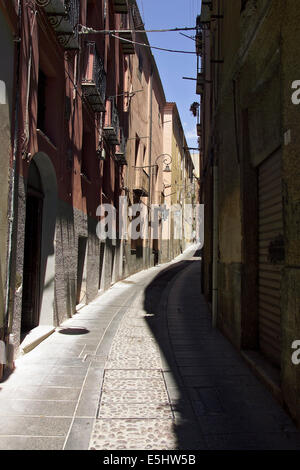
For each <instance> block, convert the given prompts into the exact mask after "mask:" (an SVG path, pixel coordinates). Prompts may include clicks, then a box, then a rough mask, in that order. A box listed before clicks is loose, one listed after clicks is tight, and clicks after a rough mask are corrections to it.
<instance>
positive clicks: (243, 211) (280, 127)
mask: <svg viewBox="0 0 300 470" xmlns="http://www.w3.org/2000/svg"><path fill="white" fill-rule="evenodd" d="M198 21H199V30H198V32H197V34H198V37H199V40H201V48H200V50H199V54H200V55H201V66H202V69H201V68H200V67H199V70H198V75H197V88H198V90H197V91H198V93H199V94H200V95H201V125H202V127H201V151H202V155H203V161H202V175H201V178H202V202H204V203H205V211H206V214H205V221H206V228H205V247H204V269H203V279H202V283H203V290H204V293H205V295H206V297H207V299H208V300H210V301H212V310H213V320H214V321H215V322H216V324H217V326H218V327H219V328H220V329H221V330H222V331H223V332H224V333H225V334H226V336H228V337H229V338H230V340H231V341H232V342H233V343H234V344H235V346H236V347H237V348H239V349H240V350H241V352H242V354H243V356H244V358H245V359H246V360H247V361H248V362H249V364H250V365H251V366H252V367H253V368H254V370H255V371H256V373H257V374H258V376H259V377H260V378H261V379H262V380H264V381H265V383H266V384H267V385H268V386H269V387H270V388H271V390H272V391H273V393H274V394H275V396H276V397H277V398H278V399H279V400H281V401H282V402H283V403H285V405H286V406H287V407H288V409H289V411H290V413H291V414H292V416H293V417H294V418H295V419H296V420H297V421H298V423H300V401H299V397H300V388H299V387H300V380H299V379H300V368H299V365H296V364H295V363H293V361H292V354H293V344H294V341H296V340H299V338H300V330H299V318H300V311H299V292H300V289H299V282H300V277H299V272H300V271H299V266H300V246H299V243H300V241H299V240H300V237H299V217H300V205H299V201H300V190H299V188H300V184H299V183H300V181H299V177H300V171H299V160H298V154H299V132H298V127H299V124H298V117H299V107H298V106H297V105H294V104H293V102H292V99H291V97H292V93H293V88H292V86H293V83H294V81H295V80H299V76H298V72H297V71H298V70H299V58H298V55H297V54H296V44H297V43H298V41H299V28H298V26H297V25H298V23H299V9H298V8H297V5H296V3H295V2H292V1H281V0H272V1H268V0H262V1H256V0H247V1H235V0H228V1H227V0H226V1H223V0H218V1H213V2H211V8H210V5H209V4H207V5H203V6H202V12H201V18H199V20H198Z"/></svg>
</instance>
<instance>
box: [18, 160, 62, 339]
mask: <svg viewBox="0 0 300 470" xmlns="http://www.w3.org/2000/svg"><path fill="white" fill-rule="evenodd" d="M56 216H57V180H56V174H55V170H54V167H53V165H52V162H51V160H50V158H49V157H48V156H47V155H46V154H44V153H42V152H39V153H37V154H36V155H35V156H34V158H33V159H32V161H31V163H30V167H29V173H28V180H27V197H26V220H25V242H24V267H23V295H22V317H21V335H22V336H23V337H24V335H25V334H26V333H27V332H28V331H30V330H32V329H33V328H35V327H36V326H39V325H41V324H43V325H53V324H54V323H55V320H54V309H55V308H54V284H55V226H56Z"/></svg>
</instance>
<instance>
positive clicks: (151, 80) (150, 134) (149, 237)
mask: <svg viewBox="0 0 300 470" xmlns="http://www.w3.org/2000/svg"><path fill="white" fill-rule="evenodd" d="M149 87H150V97H149V108H150V109H149V157H148V158H149V163H148V165H149V192H148V194H149V204H148V206H149V207H148V227H147V233H148V247H149V253H148V267H149V268H150V266H151V231H150V233H149V227H150V224H151V197H152V167H151V160H152V92H153V70H152V69H151V75H150V80H149Z"/></svg>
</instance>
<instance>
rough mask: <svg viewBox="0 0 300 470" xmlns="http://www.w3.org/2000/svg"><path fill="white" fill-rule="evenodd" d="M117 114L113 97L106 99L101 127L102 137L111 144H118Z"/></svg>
mask: <svg viewBox="0 0 300 470" xmlns="http://www.w3.org/2000/svg"><path fill="white" fill-rule="evenodd" d="M119 127H120V125H119V115H118V110H117V107H116V104H115V101H114V99H112V98H110V99H108V100H107V101H106V114H105V124H104V127H103V134H104V138H105V139H106V140H107V142H108V143H109V144H111V145H119V144H120V140H119Z"/></svg>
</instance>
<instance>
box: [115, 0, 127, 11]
mask: <svg viewBox="0 0 300 470" xmlns="http://www.w3.org/2000/svg"><path fill="white" fill-rule="evenodd" d="M113 4H114V10H115V13H127V12H128V5H127V0H113Z"/></svg>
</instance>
